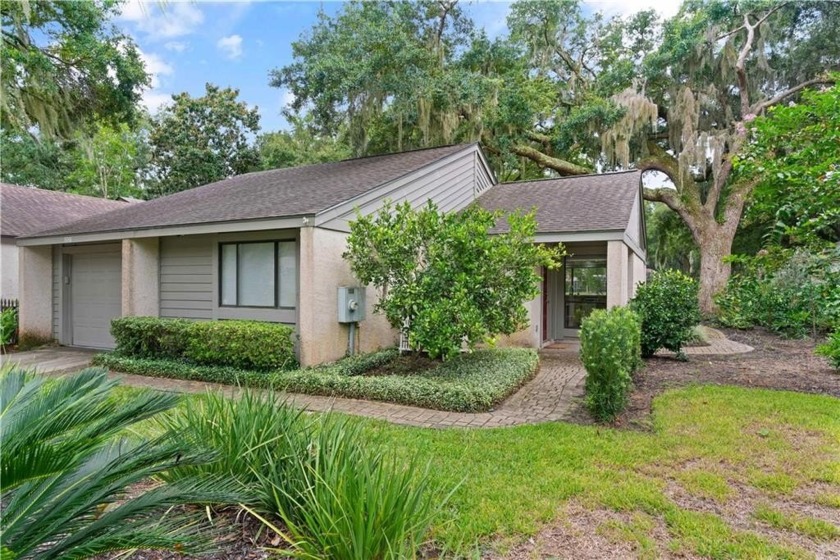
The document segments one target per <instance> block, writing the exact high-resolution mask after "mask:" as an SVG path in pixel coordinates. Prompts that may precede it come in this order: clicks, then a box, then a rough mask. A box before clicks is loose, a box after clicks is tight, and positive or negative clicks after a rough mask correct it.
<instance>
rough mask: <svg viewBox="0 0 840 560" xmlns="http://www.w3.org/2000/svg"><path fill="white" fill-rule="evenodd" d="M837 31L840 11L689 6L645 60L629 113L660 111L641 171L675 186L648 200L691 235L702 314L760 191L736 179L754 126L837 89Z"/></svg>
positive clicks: (625, 159) (800, 6)
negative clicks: (778, 109) (808, 96)
mask: <svg viewBox="0 0 840 560" xmlns="http://www.w3.org/2000/svg"><path fill="white" fill-rule="evenodd" d="M838 24H840V5H837V4H835V3H832V2H809V3H771V4H768V3H764V2H756V3H738V2H724V1H718V2H712V3H709V2H696V1H690V2H686V3H684V4H683V6H682V8H681V9H680V12H679V13H678V14H677V15H676V16H675V17H674V18H673V19H671V20H669V21H668V22H666V24H665V27H664V35H663V41H662V44H661V46H660V47H659V48H658V49H657V51H656V52H654V53H652V54H651V55H649V56H648V57H647V60H646V62H645V64H646V75H645V77H646V82H645V83H644V84H642V85H641V86H638V87H637V89H636V92H635V94H633V95H628V97H627V104H628V107H629V108H631V109H632V107H633V105H632V104H635V105H636V106H644V104H645V102H650V103H651V106H652V107H655V108H656V114H657V123H656V126H654V127H651V130H650V132H649V133H646V134H644V136H643V137H644V145H643V146H641V148H640V150H639V151H638V155H637V157H636V165H637V166H638V167H639V168H641V169H646V170H647V169H654V170H657V171H660V172H662V173H665V174H666V175H667V176H668V178H669V179H670V180H671V181H672V182H673V185H674V187H675V188H673V189H667V188H660V189H645V198H646V199H648V200H654V201H659V202H663V203H665V204H666V205H667V206H668V207H669V208H671V209H672V210H674V211H675V212H676V213H677V214H678V215H679V216H680V218H681V219H682V220H683V222H685V224H686V225H687V226H688V228H689V230H690V231H691V234H692V237H693V239H694V241H695V243H696V244H697V246H698V249H699V251H700V306H701V310H702V311H703V312H704V313H711V312H713V311H714V310H715V305H714V301H713V296H714V294H715V293H717V292H719V291H720V290H721V289H723V287H724V286H725V285H726V282H727V280H728V279H729V275H730V271H731V268H730V264H729V262H728V261H727V260H726V257H727V256H728V255H729V254H730V252H731V249H732V242H733V239H734V237H735V233H736V231H737V229H738V224H739V222H740V220H741V214H742V212H743V208H744V205H745V204H746V202H747V201H748V200H749V198H750V196H751V194H752V191H753V189H754V187H755V185H756V178H755V177H750V176H748V175H746V174H741V175H736V174H733V161H734V158H735V157H736V156H737V155H738V154H739V153H740V152H741V150H742V149H743V148H744V146H745V144H746V141H747V130H748V126H749V123H750V121H752V120H753V119H755V118H756V117H757V116H758V115H761V114H764V113H765V112H766V111H767V110H768V109H769V108H771V107H773V106H775V105H778V104H780V103H783V102H787V101H789V100H791V99H792V98H794V97H795V96H796V95H798V94H799V93H801V92H802V91H803V90H806V89H807V88H810V87H815V86H818V85H820V84H824V83H829V82H831V81H832V80H831V78H830V77H829V76H828V75H827V74H825V72H826V69H827V68H828V67H831V66H835V65H837V64H838V62H840V45H838V43H837V41H836V40H835V39H836V37H835V35H834V33H835V31H834V30H836V29H837V25H838ZM645 120H646V119H645ZM628 132H630V131H628ZM628 136H631V135H630V134H628ZM614 155H615V156H616V157H617V158H618V159H619V160H620V163H623V164H628V163H629V162H630V161H631V158H630V156H629V154H627V153H624V154H621V153H618V152H616V153H615V154H614Z"/></svg>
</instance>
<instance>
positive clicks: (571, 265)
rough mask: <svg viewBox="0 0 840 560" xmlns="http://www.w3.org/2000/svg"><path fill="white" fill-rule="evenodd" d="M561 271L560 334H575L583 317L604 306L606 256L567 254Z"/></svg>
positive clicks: (577, 332)
mask: <svg viewBox="0 0 840 560" xmlns="http://www.w3.org/2000/svg"><path fill="white" fill-rule="evenodd" d="M563 271H564V274H563V276H564V278H563V305H562V312H561V314H562V325H563V328H562V334H563V336H573V337H577V336H580V324H581V321H583V319H584V317H586V316H587V315H589V314H590V313H592V311H594V310H595V309H606V308H607V259H606V257H598V256H592V257H583V256H581V257H567V258H566V263H565V265H564V266H563Z"/></svg>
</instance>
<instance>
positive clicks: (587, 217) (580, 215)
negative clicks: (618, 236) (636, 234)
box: [477, 171, 641, 233]
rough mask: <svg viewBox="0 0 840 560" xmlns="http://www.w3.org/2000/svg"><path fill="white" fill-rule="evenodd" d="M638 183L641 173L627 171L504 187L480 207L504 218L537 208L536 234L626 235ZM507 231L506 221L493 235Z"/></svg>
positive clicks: (487, 194) (495, 189)
mask: <svg viewBox="0 0 840 560" xmlns="http://www.w3.org/2000/svg"><path fill="white" fill-rule="evenodd" d="M640 181H641V173H640V172H639V171H623V172H619V173H603V174H598V175H579V176H575V177H563V178H560V179H541V180H537V181H520V182H516V183H502V184H498V185H496V186H494V187H491V188H490V189H488V190H486V191H485V192H484V193H482V195H481V196H480V197H479V198H478V200H477V204H479V205H480V206H482V207H483V208H486V209H488V210H501V211H504V212H512V211H515V210H523V211H530V210H531V209H533V208H536V209H537V232H538V233H571V232H585V231H605V230H623V229H626V228H627V226H628V223H629V221H630V212H631V211H632V209H633V204H634V203H635V201H636V199H637V197H638V196H639V188H640V187H639V185H640ZM507 228H508V226H507V223H505V222H504V221H503V220H502V221H500V223H499V224H498V226H497V227H496V230H495V232H496V233H499V232H503V231H506V230H507Z"/></svg>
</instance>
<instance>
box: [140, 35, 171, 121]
mask: <svg viewBox="0 0 840 560" xmlns="http://www.w3.org/2000/svg"><path fill="white" fill-rule="evenodd" d="M140 59H141V60H142V61H143V65H144V66H145V67H146V72H148V73H149V86H150V87H148V88H146V89H144V90H143V93H142V102H143V105H145V106H146V108H147V109H148V110H149V112H150V113H152V114H154V113H155V112H157V110H158V109H160V107H161V106H162V105H164V104H165V103H167V102H168V101H171V99H172V94H170V93H167V92H165V91H162V90H161V86H162V85H163V84H162V81H161V76H172V75H174V74H175V68H173V67H172V65H171V64H169V63H168V62H166V61H165V60H164V59H163V58H161V57H160V55H157V54H155V53H147V52H143V51H142V50H141V51H140Z"/></svg>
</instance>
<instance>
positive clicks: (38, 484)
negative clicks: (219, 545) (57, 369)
mask: <svg viewBox="0 0 840 560" xmlns="http://www.w3.org/2000/svg"><path fill="white" fill-rule="evenodd" d="M116 385H117V383H116V382H115V381H110V380H108V378H107V371H105V370H98V369H86V370H84V371H82V372H79V373H77V374H74V375H72V376H66V377H60V378H58V379H48V378H45V377H37V376H33V375H29V374H27V372H25V371H22V370H20V369H7V370H5V371H4V372H2V373H0V416H2V418H3V427H2V435H3V453H2V456H0V471H1V472H2V476H1V477H0V491H2V494H3V515H2V518H0V534H2V537H3V546H2V552H0V555H2V556H3V558H6V557H7V556H8V557H9V558H88V557H90V556H96V555H98V554H103V553H106V552H107V553H110V552H114V551H124V550H131V549H135V548H149V549H167V550H178V551H180V552H201V551H202V550H203V549H205V548H206V547H207V546H208V545H209V543H208V542H206V540H205V539H203V538H201V535H200V534H199V533H198V532H197V531H196V528H197V524H199V523H201V522H202V521H201V519H202V516H201V515H200V514H199V513H195V514H189V513H179V516H178V517H177V518H174V517H172V516H167V512H168V511H169V510H170V509H171V508H172V507H173V506H176V505H178V504H185V503H221V502H226V503H230V502H233V503H235V502H236V501H238V500H239V495H238V494H236V493H235V492H233V491H232V489H231V485H230V484H228V483H227V482H226V481H224V480H222V479H218V478H203V479H201V480H196V479H192V478H185V479H183V480H181V481H179V482H178V483H175V484H165V485H162V486H158V487H156V488H153V489H151V490H145V491H144V492H143V493H142V494H140V495H139V496H135V497H130V495H128V494H127V490H128V489H129V488H130V487H132V486H135V485H136V484H137V483H139V482H141V481H143V480H147V479H148V478H150V477H153V476H156V475H159V474H161V473H163V472H165V471H167V470H169V469H171V468H172V467H174V466H175V465H176V464H177V465H195V464H200V463H201V462H203V461H206V460H208V459H209V458H210V457H209V456H207V455H206V454H204V453H200V452H198V451H197V450H196V448H195V447H192V446H191V445H189V444H187V442H185V441H183V440H181V439H179V438H178V437H177V436H176V434H172V433H171V432H168V433H166V434H164V435H163V436H162V437H160V438H157V439H155V440H152V441H145V440H140V441H138V440H137V439H132V440H126V439H124V438H122V437H121V434H124V433H125V432H126V430H127V429H129V428H131V427H132V426H133V425H135V424H136V423H137V422H139V421H141V420H144V419H146V418H149V417H151V416H153V415H155V414H157V413H159V412H162V411H165V410H167V409H169V408H171V407H172V406H173V405H175V404H176V403H177V402H178V397H177V396H176V395H173V394H167V393H160V392H152V391H133V392H132V393H131V394H130V395H127V396H122V397H121V398H114V392H115V391H114V390H115V387H116ZM185 516H186V517H185Z"/></svg>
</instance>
